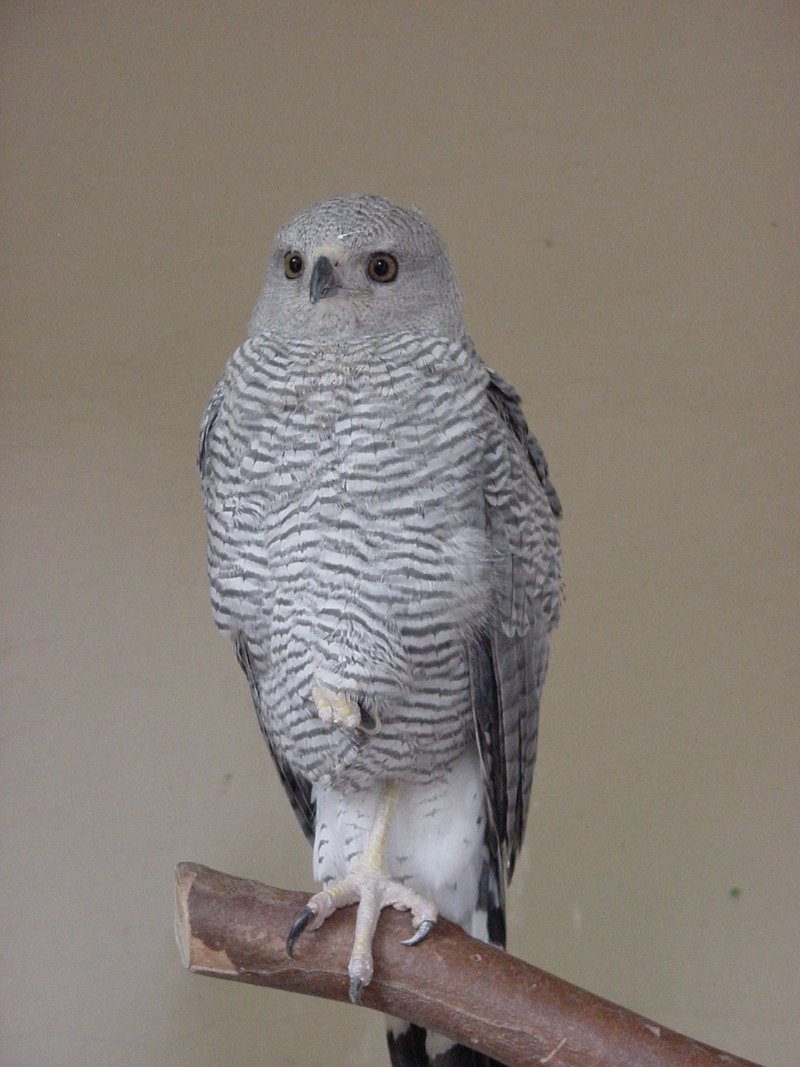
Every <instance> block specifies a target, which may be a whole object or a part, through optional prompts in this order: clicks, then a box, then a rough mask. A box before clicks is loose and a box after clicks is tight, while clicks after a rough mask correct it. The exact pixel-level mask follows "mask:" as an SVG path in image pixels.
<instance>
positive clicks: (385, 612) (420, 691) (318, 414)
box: [202, 334, 492, 788]
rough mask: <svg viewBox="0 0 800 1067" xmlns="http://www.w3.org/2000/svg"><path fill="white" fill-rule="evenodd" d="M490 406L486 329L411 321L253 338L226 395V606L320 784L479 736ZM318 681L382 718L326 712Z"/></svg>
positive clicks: (290, 737) (214, 411) (297, 759)
mask: <svg viewBox="0 0 800 1067" xmlns="http://www.w3.org/2000/svg"><path fill="white" fill-rule="evenodd" d="M491 419H492V412H491V410H490V405H489V402H488V400H487V370H486V368H485V366H484V365H483V364H482V362H481V361H480V360H479V359H478V357H477V356H476V354H475V353H474V351H473V349H472V347H471V345H470V344H469V343H468V342H457V341H453V340H449V339H437V338H423V337H417V336H414V335H411V334H403V335H398V336H395V337H391V338H388V339H387V338H381V339H370V338H367V339H364V340H362V341H359V342H358V343H344V342H342V343H338V344H336V343H331V344H312V343H301V342H296V341H290V340H287V339H285V338H280V337H276V336H272V335H266V334H264V335H258V336H255V337H252V338H250V339H249V340H248V341H247V342H245V344H243V345H242V346H241V347H240V348H239V349H238V351H237V352H236V353H235V355H234V357H233V358H232V359H231V361H230V363H229V365H228V367H227V369H226V372H225V375H224V377H223V378H222V380H221V381H220V383H219V385H218V387H217V390H216V391H215V394H214V396H213V398H212V401H211V404H210V406H209V410H208V412H207V416H206V423H205V426H204V432H203V445H202V448H203V461H202V465H203V473H204V491H205V494H206V505H207V506H206V511H207V514H208V516H209V549H208V563H209V574H210V578H211V589H212V602H213V607H214V613H215V618H216V621H217V623H218V625H219V626H220V627H221V628H222V629H223V630H227V631H228V632H229V633H230V634H231V635H232V636H233V637H234V638H237V639H238V638H241V639H242V640H244V641H245V642H246V645H247V649H248V654H249V657H250V660H251V663H252V675H253V678H254V679H255V684H256V685H257V686H258V693H257V706H258V709H259V716H260V719H261V724H262V728H263V729H264V732H265V734H266V735H267V737H268V739H269V740H270V744H271V746H272V747H273V750H274V751H275V753H276V755H277V756H278V758H280V759H282V760H284V761H285V762H287V763H288V764H289V765H290V766H291V767H292V768H293V769H294V770H295V771H296V772H297V773H298V774H301V775H302V776H303V777H305V778H306V779H308V780H309V781H311V782H316V783H323V784H324V783H325V782H329V783H330V782H333V783H336V784H339V785H343V786H346V787H351V788H357V787H364V786H366V785H369V784H370V783H371V782H372V781H374V780H377V779H379V778H381V777H383V776H385V775H387V774H392V775H395V776H399V777H401V778H404V779H407V780H410V781H413V780H418V781H423V780H425V779H426V778H428V777H429V776H430V774H431V772H432V770H434V769H435V768H437V767H442V766H448V765H451V764H452V763H453V761H454V760H455V759H456V758H457V757H458V756H459V755H460V754H461V752H463V751H464V749H465V747H466V746H467V745H468V744H469V743H470V741H471V737H472V718H471V708H470V695H469V670H468V664H467V659H466V648H467V643H468V642H469V640H470V636H471V635H472V634H474V633H475V632H477V630H478V629H479V628H481V627H482V626H483V625H484V624H485V622H486V618H487V612H488V611H489V610H490V607H489V605H490V602H491V589H490V586H491V572H492V561H491V550H490V546H489V543H488V541H487V536H486V531H485V524H484V496H483V484H482V479H483V473H482V472H483V465H484V450H485V441H486V439H487V436H488V435H487V426H488V425H489V421H490V420H491ZM320 679H321V680H322V681H323V682H325V683H326V684H330V685H331V686H332V687H333V688H335V689H337V690H339V691H344V692H347V693H348V694H351V695H352V696H353V698H354V699H356V700H357V701H358V703H359V704H360V705H362V706H363V707H364V709H365V710H366V712H367V714H368V716H370V717H371V718H373V719H374V721H375V722H376V723H379V724H380V728H379V729H378V730H376V732H375V733H374V734H373V735H372V736H369V737H368V739H367V738H365V735H364V734H363V733H361V732H355V733H354V732H353V731H342V730H340V729H333V728H331V727H330V726H329V725H326V724H325V723H324V722H323V721H322V720H321V719H320V716H319V714H318V710H317V708H316V707H315V705H314V702H313V700H312V690H313V689H314V686H315V684H317V683H319V681H320ZM251 684H252V679H251Z"/></svg>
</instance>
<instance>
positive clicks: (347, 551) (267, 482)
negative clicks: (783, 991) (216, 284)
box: [199, 195, 561, 1067]
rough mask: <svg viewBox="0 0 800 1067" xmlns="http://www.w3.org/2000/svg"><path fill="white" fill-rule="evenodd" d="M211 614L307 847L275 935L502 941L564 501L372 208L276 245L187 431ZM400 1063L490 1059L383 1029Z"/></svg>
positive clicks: (450, 278) (359, 966)
mask: <svg viewBox="0 0 800 1067" xmlns="http://www.w3.org/2000/svg"><path fill="white" fill-rule="evenodd" d="M199 465H200V471H201V477H202V485H203V494H204V502H205V512H206V518H207V530H208V571H209V578H210V585H211V599H212V606H213V613H214V618H215V621H216V623H217V625H218V627H219V628H220V629H221V630H222V631H224V632H225V633H226V634H228V635H229V637H230V638H231V639H232V641H233V643H234V646H235V649H236V654H237V656H238V659H239V663H240V664H241V666H242V668H243V669H244V672H245V674H246V676H247V679H248V682H249V684H250V689H251V692H252V696H253V701H254V704H255V708H256V712H257V715H258V721H259V723H260V726H261V730H262V733H263V735H264V738H265V740H266V742H267V745H268V746H269V749H270V752H271V753H272V757H273V759H274V761H275V764H276V766H277V769H278V773H279V775H280V777H281V779H282V781H283V784H284V786H285V788H286V791H287V793H288V796H289V800H290V801H291V804H292V806H293V808H294V811H295V813H296V815H297V817H298V819H299V821H300V825H301V827H302V829H303V831H304V833H305V835H306V837H307V838H308V840H309V842H310V843H311V845H312V848H313V869H314V876H315V878H316V879H317V880H318V881H319V882H321V883H322V886H323V888H322V890H321V891H320V892H319V893H317V894H316V895H315V896H313V897H312V898H311V899H310V900H309V902H308V905H307V907H306V908H305V909H304V910H303V911H302V912H301V913H300V915H299V916H298V917H297V919H296V920H295V922H294V924H293V925H292V928H291V930H290V931H289V933H288V940H287V948H288V951H289V953H290V954H291V952H292V949H293V947H294V944H295V942H296V940H297V938H298V937H299V936H300V934H301V933H302V931H303V930H304V929H306V928H308V929H309V930H311V929H315V928H317V927H319V926H320V925H321V924H322V923H323V922H324V921H325V919H326V918H327V916H329V915H330V914H331V913H332V912H333V911H334V910H335V909H336V908H339V907H343V906H345V905H349V904H357V910H356V921H355V936H354V943H353V951H352V955H351V958H350V962H349V967H348V973H349V978H350V996H351V999H352V1000H353V1001H355V1002H357V1001H358V1000H359V999H360V997H361V992H362V990H363V988H364V987H365V986H366V985H367V984H368V983H369V981H370V979H371V977H372V972H373V963H372V953H371V942H372V936H373V933H374V931H375V928H376V924H377V921H378V917H379V914H380V910H381V909H382V908H383V907H386V906H387V905H391V906H393V907H395V908H400V909H407V910H408V912H409V913H410V936H409V938H408V940H407V941H406V942H405V943H406V944H409V945H413V944H416V943H418V942H420V941H421V940H422V939H423V938H425V937H426V936H428V935H429V934H430V932H431V930H432V929H433V926H434V924H435V922H436V919H437V916H438V915H439V914H442V915H444V916H446V917H447V918H449V919H451V920H453V921H455V922H457V923H460V924H461V925H462V926H463V927H464V928H465V929H466V930H467V931H468V932H469V933H470V934H472V935H473V936H476V937H479V938H482V939H484V940H488V941H491V942H492V943H494V944H498V945H503V944H504V940H505V922H504V897H505V888H506V884H507V882H508V880H509V879H510V878H511V875H512V873H513V870H514V861H515V858H516V856H517V854H518V852H519V848H520V845H521V843H522V838H523V833H524V830H525V822H526V817H527V812H528V803H529V800H530V794H531V782H532V777H533V766H534V761H535V758H536V740H537V725H538V716H539V701H540V697H541V693H542V687H543V684H544V679H545V672H546V669H547V658H548V642H549V634H550V632H551V631H552V629H553V628H554V627H555V625H556V623H557V621H558V615H559V604H560V594H561V553H560V544H559V534H558V519H559V518H560V516H561V506H560V504H559V499H558V496H557V494H556V491H555V489H554V488H553V485H552V484H551V482H550V478H549V475H548V468H547V463H546V461H545V457H544V454H543V452H542V449H541V448H540V446H539V444H538V442H537V441H536V439H535V437H533V435H532V434H531V433H530V431H529V430H528V426H527V424H526V420H525V416H524V415H523V412H522V408H521V403H520V398H519V396H518V394H517V392H516V391H515V390H514V388H513V387H512V386H511V385H509V384H508V383H507V382H505V381H504V380H503V378H501V377H500V375H499V374H497V373H495V372H494V371H493V370H491V369H490V368H489V367H488V366H486V364H484V363H483V362H482V360H481V359H480V357H479V356H478V354H477V352H476V351H475V348H474V346H473V344H472V342H471V341H470V338H469V337H468V336H467V334H466V332H465V328H464V323H463V317H462V300H461V295H460V291H459V287H458V283H457V280H456V277H455V273H454V271H453V268H452V266H451V263H450V259H449V256H448V253H447V250H446V248H445V246H444V243H443V242H442V240H441V238H440V237H439V236H438V234H437V233H436V232H435V231H434V230H433V228H432V227H431V226H430V225H429V224H428V223H427V222H426V221H425V220H424V219H423V217H422V216H421V215H420V214H419V213H418V212H417V211H414V210H410V209H407V208H403V207H399V206H397V205H395V204H393V203H390V202H389V201H388V200H386V199H384V198H382V197H379V196H372V195H358V196H349V197H336V198H334V199H330V200H326V201H323V202H321V203H318V204H315V205H313V206H312V207H310V208H308V209H307V210H305V211H303V212H301V213H300V214H299V215H297V216H296V217H295V218H293V219H292V220H291V221H289V222H288V223H286V225H284V226H283V228H282V229H281V230H280V232H279V233H278V235H277V237H276V240H275V244H274V247H273V251H272V254H271V257H270V259H269V265H268V269H267V275H266V281H265V283H264V288H263V291H262V292H261V295H260V297H259V299H258V302H257V304H256V307H255V310H254V312H253V316H252V320H251V323H250V328H249V337H248V339H247V340H246V341H245V342H244V344H242V345H241V347H240V348H239V349H238V350H237V351H236V352H235V353H234V355H233V357H232V358H231V360H230V362H229V363H228V365H227V367H226V369H225V372H224V374H223V377H222V378H221V380H220V381H219V383H218V384H217V386H216V388H215V390H214V392H213V395H212V397H211V400H210V403H209V405H208V409H207V411H206V413H205V418H204V420H203V425H202V431H201V438H200V448H199ZM388 1041H389V1049H390V1055H391V1058H392V1063H393V1064H395V1065H396V1067H410V1065H415V1067H419V1065H423V1064H431V1065H435V1067H462V1065H467V1064H472V1065H477V1064H486V1063H489V1062H490V1061H488V1060H487V1059H486V1058H485V1057H483V1056H480V1055H479V1054H477V1053H475V1051H474V1050H470V1049H467V1048H465V1047H463V1046H461V1045H454V1044H453V1043H452V1042H449V1041H447V1040H445V1039H444V1038H441V1037H440V1036H438V1035H432V1034H429V1033H426V1031H425V1030H424V1029H422V1028H420V1027H418V1026H412V1025H409V1024H406V1023H401V1022H399V1021H391V1022H390V1024H389V1033H388Z"/></svg>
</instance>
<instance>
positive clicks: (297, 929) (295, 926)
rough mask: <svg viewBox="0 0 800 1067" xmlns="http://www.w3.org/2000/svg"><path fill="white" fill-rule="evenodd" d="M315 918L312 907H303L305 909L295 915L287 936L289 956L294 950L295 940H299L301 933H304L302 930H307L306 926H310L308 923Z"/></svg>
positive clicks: (287, 953) (287, 952)
mask: <svg viewBox="0 0 800 1067" xmlns="http://www.w3.org/2000/svg"><path fill="white" fill-rule="evenodd" d="M313 918H314V912H313V911H312V910H311V908H303V910H302V911H301V912H299V913H298V914H297V915H296V916H295V918H294V920H293V922H292V925H291V926H290V927H289V933H288V936H287V938H286V955H287V956H291V955H292V953H293V952H294V945H295V941H297V939H298V937H299V936H300V934H302V932H303V931H304V930H305V928H306V927H307V926H308V924H309V923H310V922H311V920H312V919H313Z"/></svg>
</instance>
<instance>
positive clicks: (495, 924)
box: [386, 835, 506, 1067]
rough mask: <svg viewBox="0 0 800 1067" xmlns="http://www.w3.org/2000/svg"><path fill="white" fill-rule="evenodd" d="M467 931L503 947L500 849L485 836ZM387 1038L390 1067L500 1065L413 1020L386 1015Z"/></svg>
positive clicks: (483, 1066) (486, 1066) (502, 882)
mask: <svg viewBox="0 0 800 1067" xmlns="http://www.w3.org/2000/svg"><path fill="white" fill-rule="evenodd" d="M467 933H469V934H471V935H472V936H473V937H478V938H480V939H481V940H482V941H488V942H489V943H490V944H492V945H496V946H497V947H498V948H505V943H506V925H505V879H504V875H503V871H502V866H501V857H500V855H499V850H498V849H497V848H496V847H495V843H494V841H493V840H492V838H491V835H489V836H487V841H486V847H485V851H484V858H483V863H482V868H481V874H480V881H479V885H478V900H477V904H476V906H475V912H474V914H473V916H472V922H471V924H470V926H469V928H468V929H467ZM434 936H435V934H434ZM386 1041H387V1043H388V1045H389V1057H390V1060H391V1063H392V1067H503V1065H502V1064H501V1063H499V1062H498V1061H497V1060H493V1059H492V1058H491V1057H490V1056H486V1055H484V1053H482V1052H478V1051H477V1050H476V1049H474V1048H468V1047H467V1046H466V1045H459V1044H456V1043H455V1042H454V1041H452V1040H451V1039H450V1038H448V1037H444V1036H443V1035H442V1034H437V1033H435V1032H434V1031H432V1030H426V1029H425V1027H423V1026H417V1025H416V1023H409V1022H405V1021H404V1020H402V1019H395V1018H392V1017H389V1016H387V1019H386Z"/></svg>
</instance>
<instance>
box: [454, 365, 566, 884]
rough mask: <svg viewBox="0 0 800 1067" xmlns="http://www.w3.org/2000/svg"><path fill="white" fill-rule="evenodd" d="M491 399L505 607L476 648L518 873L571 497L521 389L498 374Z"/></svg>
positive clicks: (490, 749)
mask: <svg viewBox="0 0 800 1067" xmlns="http://www.w3.org/2000/svg"><path fill="white" fill-rule="evenodd" d="M488 397H489V400H490V402H491V405H492V407H493V409H494V414H495V418H494V420H493V424H492V429H491V431H490V438H491V439H490V440H489V441H488V442H487V462H486V471H485V479H484V497H485V512H486V527H487V532H488V535H489V539H490V542H491V544H492V547H493V550H494V553H495V573H496V576H497V580H496V585H495V590H494V597H495V605H494V607H495V612H494V616H493V618H492V621H491V623H490V626H489V628H488V630H487V632H486V633H485V634H484V635H482V637H481V638H480V640H479V641H478V642H477V643H476V644H475V645H474V646H473V648H472V650H471V653H470V671H471V679H472V693H473V712H474V719H475V731H476V737H477V741H478V748H479V751H480V755H481V762H482V767H483V773H484V782H485V788H486V795H487V800H488V807H489V809H490V814H491V817H492V822H493V826H494V830H495V832H496V835H497V840H498V846H499V853H500V855H501V857H502V862H503V865H504V867H505V871H506V873H507V876H508V877H509V878H510V877H511V875H512V874H513V871H514V863H515V860H516V856H517V853H518V851H519V848H520V846H521V844H522V839H523V836H524V833H525V822H526V819H527V812H528V805H529V803H530V794H531V786H532V783H533V767H534V763H535V762H536V745H537V737H538V724H539V700H540V697H541V692H542V687H543V685H544V677H545V673H546V671H547V658H548V634H549V632H550V630H551V629H552V628H553V626H555V624H556V621H557V619H558V605H559V596H560V586H561V557H560V548H559V541H558V527H557V520H558V519H559V518H560V516H561V503H560V501H559V499H558V494H557V493H556V490H555V488H554V487H553V485H552V482H551V481H550V477H549V472H548V467H547V461H546V459H545V456H544V453H543V451H542V449H541V447H540V445H539V443H538V441H536V439H535V437H533V435H532V434H531V433H530V431H529V430H528V426H527V423H526V421H525V416H524V414H523V412H522V406H521V403H520V399H519V396H518V394H517V393H516V391H515V390H514V389H513V387H512V386H510V385H509V384H508V383H507V382H505V381H504V380H503V379H502V378H501V377H500V376H499V375H497V374H495V373H494V372H490V374H489V384H488Z"/></svg>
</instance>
